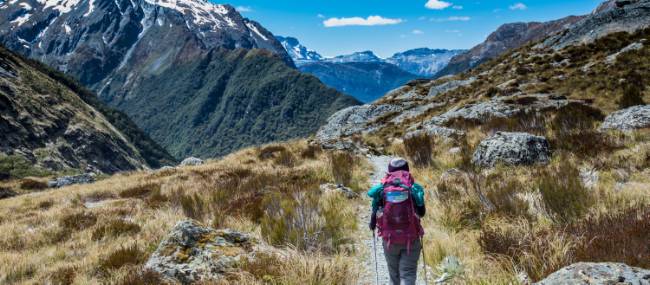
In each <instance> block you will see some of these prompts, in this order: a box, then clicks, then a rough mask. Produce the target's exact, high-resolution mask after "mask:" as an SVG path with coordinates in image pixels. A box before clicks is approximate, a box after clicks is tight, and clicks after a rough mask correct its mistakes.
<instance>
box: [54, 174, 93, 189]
mask: <svg viewBox="0 0 650 285" xmlns="http://www.w3.org/2000/svg"><path fill="white" fill-rule="evenodd" d="M93 182H95V174H94V173H84V174H80V175H75V176H63V177H58V178H56V179H53V180H50V181H49V182H48V183H47V186H49V187H50V188H61V187H65V186H70V185H74V184H89V183H93Z"/></svg>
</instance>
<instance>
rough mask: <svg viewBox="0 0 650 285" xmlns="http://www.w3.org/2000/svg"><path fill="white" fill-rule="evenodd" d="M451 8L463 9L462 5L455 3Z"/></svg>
mask: <svg viewBox="0 0 650 285" xmlns="http://www.w3.org/2000/svg"><path fill="white" fill-rule="evenodd" d="M451 8H452V9H454V10H463V6H462V5H454V6H451Z"/></svg>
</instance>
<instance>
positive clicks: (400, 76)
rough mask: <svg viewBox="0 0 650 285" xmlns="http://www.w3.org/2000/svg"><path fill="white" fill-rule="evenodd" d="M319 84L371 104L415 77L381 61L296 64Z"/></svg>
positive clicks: (415, 76)
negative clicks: (316, 78) (319, 81)
mask: <svg viewBox="0 0 650 285" xmlns="http://www.w3.org/2000/svg"><path fill="white" fill-rule="evenodd" d="M299 68H300V70H301V71H303V72H306V73H310V74H313V75H314V76H316V77H318V78H319V79H320V80H321V81H322V82H323V83H325V84H327V85H328V86H330V87H332V88H335V89H336V90H339V91H341V92H343V93H346V94H350V95H352V96H354V97H355V98H357V99H359V100H360V101H362V102H372V101H374V100H375V99H377V98H379V97H381V96H382V95H383V94H386V92H388V91H390V90H392V89H395V88H397V87H399V86H401V85H402V84H404V83H406V82H408V81H410V80H413V79H415V78H417V75H414V74H411V73H408V72H406V71H404V70H402V69H400V68H399V67H397V66H395V65H392V64H389V63H384V62H346V63H332V62H324V61H323V62H313V63H306V64H303V65H300V67H299Z"/></svg>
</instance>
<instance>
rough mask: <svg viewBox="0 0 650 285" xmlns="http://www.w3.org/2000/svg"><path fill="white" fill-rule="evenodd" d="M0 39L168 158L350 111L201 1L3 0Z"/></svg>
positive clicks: (273, 135) (276, 48)
mask: <svg viewBox="0 0 650 285" xmlns="http://www.w3.org/2000/svg"><path fill="white" fill-rule="evenodd" d="M0 42H3V43H5V44H6V45H7V46H8V47H9V48H11V49H13V50H16V51H19V52H20V53H22V54H24V55H27V56H29V57H32V58H37V59H39V60H41V61H43V62H45V63H47V64H48V65H50V66H52V67H54V68H56V69H59V70H61V71H64V72H65V73H67V74H69V75H71V76H73V77H75V78H77V79H78V80H79V81H80V82H81V83H82V84H84V85H86V86H88V87H90V88H91V89H92V90H94V91H96V92H97V93H98V94H99V96H100V98H101V99H102V100H104V101H105V102H107V103H108V104H109V105H111V106H113V107H116V108H118V109H120V110H122V111H124V112H125V113H127V114H128V115H129V116H130V117H132V118H133V119H134V121H135V122H136V123H137V124H138V125H139V126H140V127H142V128H143V129H144V130H145V131H146V132H147V133H148V134H150V135H151V137H152V138H153V139H154V140H156V141H157V142H159V143H161V145H163V146H164V147H166V148H167V149H169V150H170V151H171V153H172V154H173V155H174V156H176V157H184V156H187V155H197V156H205V157H207V156H214V155H222V154H225V153H228V152H230V151H232V150H234V149H236V148H239V147H241V146H246V145H252V144H256V143H261V142H268V141H269V140H275V139H287V138H291V137H298V136H305V135H308V134H310V133H312V132H314V131H316V129H317V128H318V125H319V124H321V123H323V122H324V120H325V118H326V117H327V116H329V115H331V113H332V112H334V111H336V110H338V109H339V108H342V107H346V106H350V105H354V104H357V101H355V100H354V99H352V98H349V97H345V96H343V95H341V94H339V93H337V92H336V91H334V90H331V89H329V88H326V87H325V86H324V85H322V84H321V83H320V82H318V80H317V79H315V78H312V77H309V76H304V75H301V74H300V73H298V72H296V71H295V70H294V68H293V63H292V62H291V59H290V57H289V56H288V54H287V53H286V51H285V50H284V48H283V47H282V45H281V44H280V42H278V41H277V40H276V39H275V37H274V36H273V35H272V34H271V33H270V32H268V31H267V30H266V29H264V28H263V27H262V26H261V25H259V24H258V23H256V22H254V21H251V20H248V19H246V18H243V17H242V16H241V15H240V14H239V13H238V12H237V11H236V10H235V9H234V8H233V7H231V6H228V5H215V4H212V3H209V2H207V1H202V0H171V1H147V0H137V1H112V0H97V1H64V2H52V1H32V0H21V1H11V2H5V3H3V4H2V9H0ZM298 102H300V103H298Z"/></svg>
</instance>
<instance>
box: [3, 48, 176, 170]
mask: <svg viewBox="0 0 650 285" xmlns="http://www.w3.org/2000/svg"><path fill="white" fill-rule="evenodd" d="M0 133H2V140H0V155H3V156H20V157H23V158H24V159H26V160H28V161H30V162H31V163H32V164H33V165H34V166H37V167H41V168H44V169H49V170H53V171H63V170H70V169H76V170H79V171H84V170H85V169H87V168H90V169H93V170H94V171H100V172H104V173H114V172H118V171H126V170H135V169H145V168H149V167H154V168H158V167H161V166H164V165H171V164H173V163H174V158H172V157H171V156H170V155H169V154H168V153H167V152H166V151H165V150H164V149H162V148H161V147H160V146H158V144H156V143H155V142H153V141H152V140H151V139H150V138H149V137H148V136H147V135H146V134H144V133H143V132H142V131H141V130H140V129H138V128H137V127H136V126H135V124H134V123H133V122H131V120H129V118H128V117H126V116H125V115H124V114H122V113H120V112H117V111H114V110H112V109H109V108H107V107H106V106H105V105H103V104H102V103H100V102H99V100H97V98H96V97H95V95H94V94H92V93H90V92H88V91H87V90H86V89H84V88H82V87H81V86H80V85H78V84H77V83H76V82H74V81H73V80H71V79H69V78H68V77H66V76H65V75H63V74H61V73H59V72H56V71H54V70H52V69H50V68H48V67H46V66H45V65H43V64H41V63H39V62H36V61H31V60H26V59H24V58H22V57H21V56H19V55H16V54H14V53H12V52H10V51H8V50H6V49H5V48H4V47H1V46H0Z"/></svg>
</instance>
